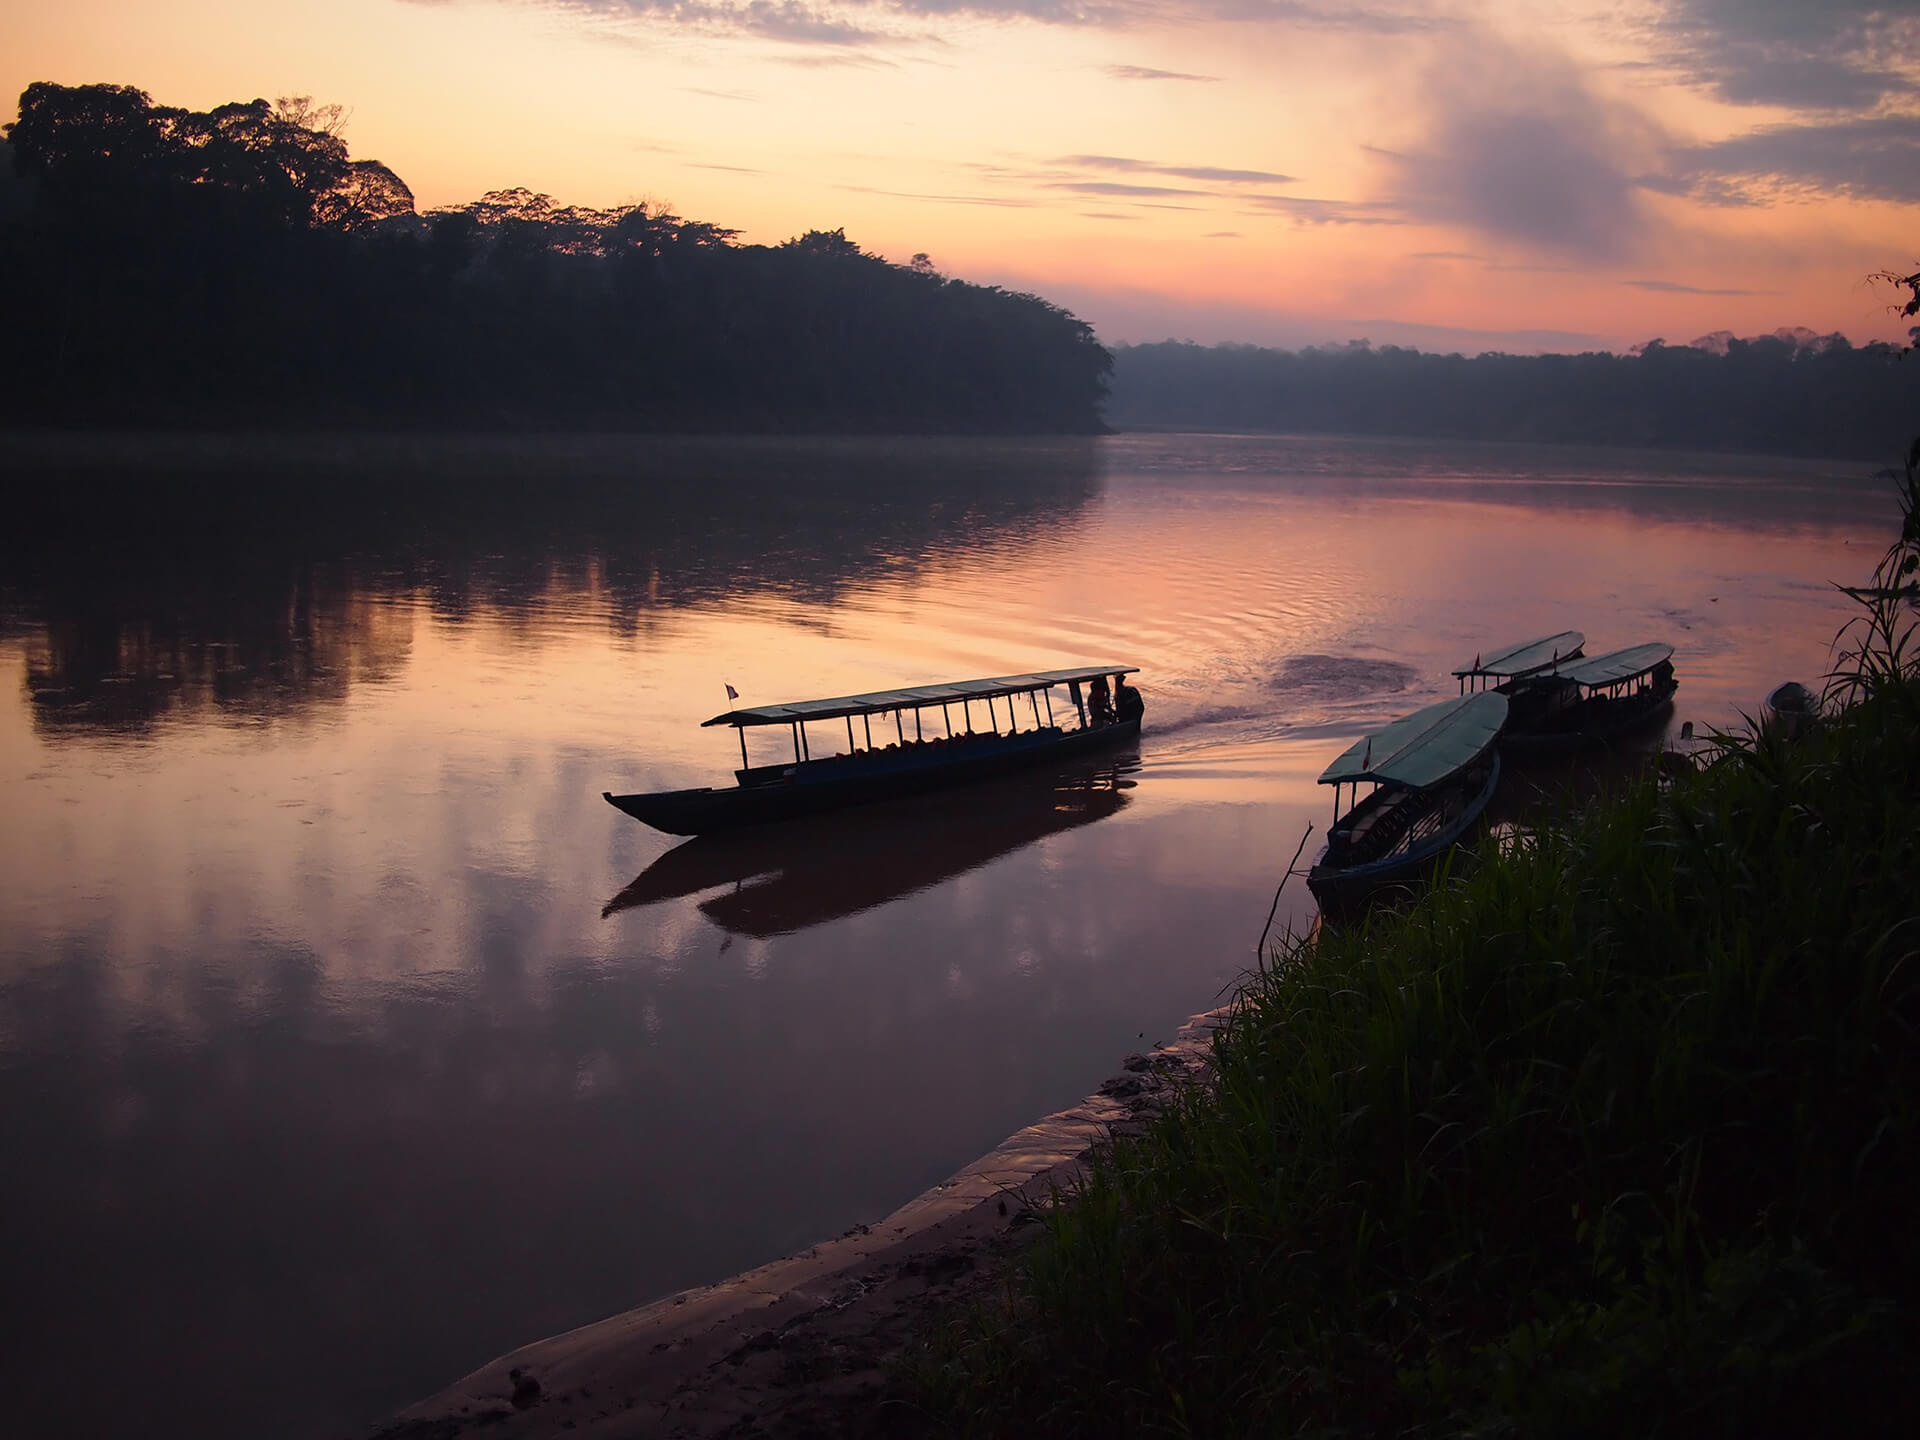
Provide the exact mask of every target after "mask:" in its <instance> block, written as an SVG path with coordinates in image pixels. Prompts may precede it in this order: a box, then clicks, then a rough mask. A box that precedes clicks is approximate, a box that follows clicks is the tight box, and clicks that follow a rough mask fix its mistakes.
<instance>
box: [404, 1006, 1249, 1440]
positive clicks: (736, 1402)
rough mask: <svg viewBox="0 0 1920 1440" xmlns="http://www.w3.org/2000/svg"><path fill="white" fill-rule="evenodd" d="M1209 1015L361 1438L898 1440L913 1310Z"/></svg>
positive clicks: (1182, 1075) (1150, 1089) (1138, 1114)
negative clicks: (936, 1159) (916, 1168)
mask: <svg viewBox="0 0 1920 1440" xmlns="http://www.w3.org/2000/svg"><path fill="white" fill-rule="evenodd" d="M1225 1015H1226V1011H1225V1010H1216V1011H1210V1012H1208V1013H1207V1014H1205V1015H1200V1016H1196V1017H1195V1018H1194V1019H1193V1020H1191V1021H1189V1022H1188V1023H1187V1024H1186V1025H1185V1026H1184V1027H1182V1029H1181V1031H1180V1033H1179V1035H1178V1037H1177V1038H1176V1039H1175V1040H1174V1041H1173V1042H1172V1043H1171V1044H1167V1045H1159V1046H1155V1047H1154V1049H1153V1050H1152V1051H1150V1052H1148V1053H1147V1054H1145V1055H1137V1056H1134V1057H1132V1058H1130V1059H1129V1060H1128V1061H1127V1062H1126V1065H1125V1068H1124V1069H1123V1070H1122V1071H1121V1073H1120V1074H1118V1075H1116V1076H1114V1077H1113V1078H1112V1079H1111V1080H1109V1081H1107V1083H1106V1084H1104V1085H1102V1086H1101V1087H1100V1090H1099V1092H1098V1093H1096V1094H1094V1095H1091V1096H1089V1097H1087V1099H1086V1100H1084V1101H1082V1102H1081V1103H1080V1104H1078V1105H1075V1106H1073V1107H1072V1108H1070V1109H1067V1110H1062V1111H1060V1112H1058V1113H1057V1114H1054V1115H1049V1116H1048V1117H1047V1118H1046V1119H1044V1120H1042V1121H1040V1122H1038V1123H1037V1124H1034V1125H1030V1126H1028V1127H1027V1128H1026V1129H1025V1130H1022V1131H1020V1132H1019V1133H1018V1134H1016V1135H1014V1136H1012V1137H1010V1138H1009V1139H1008V1140H1007V1141H1006V1142H1005V1143H1004V1144H1002V1145H1000V1146H999V1147H998V1148H997V1149H995V1150H994V1151H993V1152H992V1153H990V1154H988V1155H985V1156H983V1157H982V1158H981V1159H979V1160H977V1161H975V1162H974V1163H973V1164H972V1165H969V1166H968V1167H967V1168H966V1169H964V1170H962V1171H961V1172H960V1173H959V1174H957V1175H955V1176H954V1177H953V1178H952V1179H950V1180H948V1181H946V1182H944V1183H942V1184H940V1185H936V1186H934V1187H933V1188H932V1189H931V1190H928V1191H926V1192H925V1193H924V1194H922V1195H919V1196H917V1197H916V1198H914V1199H913V1200H910V1201H909V1202H908V1203H907V1204H905V1205H903V1206H901V1207H900V1208H899V1209H898V1210H896V1211H894V1212H893V1213H892V1214H891V1215H889V1216H887V1218H886V1219H884V1220H882V1221H880V1222H879V1223H878V1224H876V1225H862V1226H857V1227H855V1228H854V1229H852V1230H849V1231H848V1232H847V1233H846V1234H844V1235H842V1236H840V1237H839V1238H838V1239H835V1240H829V1241H826V1242H824V1243H822V1244H819V1245H814V1246H811V1247H809V1248H808V1249H806V1250H803V1251H801V1252H800V1253H799V1254H797V1255H791V1256H788V1257H787V1258H786V1259H784V1260H777V1261H775V1262H773V1263H772V1264H770V1265H763V1266H761V1267H760V1268H759V1269H757V1270H749V1271H747V1272H745V1273H744V1274H741V1275H736V1276H734V1277H733V1278H732V1279H730V1280H724V1281H722V1282H720V1283H719V1284H717V1285H708V1286H700V1287H697V1288H695V1289H692V1290H686V1291H682V1292H681V1293H680V1294H678V1295H671V1296H668V1297H666V1298H665V1299H662V1300H657V1301H655V1302H653V1303H652V1304H650V1305H643V1306H641V1307H640V1308H638V1309H636V1310H629V1311H626V1312H624V1313H622V1314H619V1315H614V1316H611V1317H610V1318H608V1319H606V1320H601V1321H598V1322H596V1323H595V1324H592V1325H587V1326H583V1327H581V1328H580V1329H578V1330H571V1331H568V1332H567V1333H565V1334H563V1335H556V1336H553V1337H551V1338H550V1339H546V1340H541V1341H538V1342H536V1343H534V1344H532V1345H528V1346H525V1347H523V1348H522V1349H519V1350H515V1351H512V1352H510V1353H508V1354H506V1355H502V1356H500V1357H499V1358H498V1359H496V1360H493V1361H491V1362H489V1363H488V1364H486V1365H483V1366H482V1367H481V1368H480V1369H478V1370H476V1371H474V1372H473V1373H472V1374H471V1375H468V1376H466V1377H465V1378H464V1379H461V1380H458V1381H456V1382H455V1383H454V1384H452V1385H450V1386H448V1387H447V1388H446V1389H445V1390H442V1391H441V1392H440V1393H439V1394H437V1395H433V1396H431V1397H429V1398H427V1399H425V1400H422V1401H421V1402H419V1403H418V1404H416V1405H413V1406H411V1407H409V1408H408V1409H406V1410H405V1411H403V1412H401V1413H400V1414H399V1415H397V1416H395V1417H394V1418H393V1419H392V1420H390V1421H387V1422H385V1423H384V1424H382V1425H381V1426H379V1427H377V1428H376V1429H375V1431H374V1432H373V1433H374V1436H375V1437H376V1440H453V1437H459V1436H465V1435H468V1434H470V1433H484V1434H485V1435H487V1436H489V1437H494V1436H499V1437H514V1440H522V1437H525V1440H532V1437H544V1436H554V1437H559V1436H562V1435H565V1436H568V1437H579V1436H593V1437H597V1440H613V1437H626V1436H671V1437H707V1436H749V1435H761V1434H764V1435H805V1434H811V1433H830V1434H836V1435H847V1434H851V1435H861V1434H875V1435H878V1434H890V1433H898V1432H900V1431H902V1430H911V1429H912V1428H913V1426H914V1421H915V1418H916V1417H915V1416H914V1415H913V1413H912V1412H911V1410H910V1409H909V1408H908V1402H907V1401H905V1400H904V1399H903V1398H902V1397H900V1396H898V1395H895V1394H892V1393H890V1392H889V1389H888V1381H887V1364H888V1361H889V1359H890V1358H891V1357H892V1356H893V1355H894V1354H895V1353H897V1352H898V1351H899V1349H900V1348H901V1346H903V1345H904V1344H905V1343H906V1341H907V1340H908V1339H909V1338H910V1336H911V1335H912V1334H913V1332H914V1329H915V1326H916V1325H917V1324H918V1322H919V1321H920V1320H921V1319H922V1318H923V1317H924V1316H925V1315H926V1314H927V1313H928V1310H929V1307H930V1306H931V1305H933V1304H936V1303H945V1302H947V1301H950V1300H952V1299H955V1298H959V1297H960V1296H963V1295H964V1294H965V1293H966V1292H967V1291H969V1290H974V1289H984V1288H985V1287H988V1286H990V1285H991V1284H993V1283H994V1279H995V1277H996V1276H997V1274H998V1273H999V1271H1000V1269H1001V1268H1002V1267H1003V1266H1004V1265H1005V1264H1006V1262H1007V1261H1008V1260H1010V1259H1011V1258H1013V1257H1015V1256H1017V1255H1018V1253H1019V1252H1020V1250H1021V1249H1022V1247H1023V1246H1024V1245H1025V1244H1026V1243H1027V1242H1028V1241H1029V1239H1030V1238H1031V1237H1032V1236H1033V1235H1034V1234H1035V1233H1036V1232H1037V1230H1038V1228H1039V1227H1038V1226H1037V1225H1036V1224H1035V1223H1034V1220H1035V1215H1034V1207H1035V1206H1036V1205H1037V1204H1040V1203H1044V1201H1045V1199H1046V1196H1047V1194H1048V1192H1049V1190H1050V1189H1052V1188H1054V1187H1057V1186H1060V1185H1064V1184H1066V1183H1067V1182H1069V1181H1070V1180H1071V1179H1072V1178H1073V1177H1074V1176H1075V1174H1076V1173H1077V1168H1078V1165H1079V1163H1080V1161H1081V1160H1082V1159H1083V1158H1084V1157H1085V1156H1086V1154H1087V1152H1088V1151H1089V1150H1090V1149H1091V1148H1092V1147H1093V1146H1094V1145H1095V1144H1096V1143H1097V1142H1098V1141H1099V1140H1101V1139H1102V1138H1103V1137H1104V1136H1106V1135H1107V1134H1109V1133H1110V1132H1112V1131H1113V1130H1115V1129H1124V1128H1126V1127H1128V1126H1130V1125H1137V1124H1139V1123H1141V1121H1142V1120H1143V1119H1144V1118H1145V1117H1146V1116H1147V1115H1149V1114H1151V1113H1152V1112H1153V1111H1154V1110H1156V1109H1157V1108H1158V1107H1159V1106H1160V1105H1161V1104H1163V1103H1164V1102H1165V1100H1166V1099H1167V1097H1168V1096H1169V1095H1170V1094H1172V1093H1173V1092H1174V1091H1175V1090H1177V1088H1178V1087H1179V1086H1181V1085H1183V1084H1187V1083H1190V1082H1192V1081H1193V1080H1195V1079H1196V1078H1198V1077H1199V1076H1200V1075H1201V1074H1202V1073H1203V1071H1204V1069H1205V1066H1206V1064H1207V1061H1208V1059H1209V1057H1210V1055H1211V1049H1212V1040H1213V1032H1214V1030H1215V1029H1216V1028H1218V1026H1219V1024H1220V1023H1221V1021H1222V1020H1223V1019H1224V1017H1225Z"/></svg>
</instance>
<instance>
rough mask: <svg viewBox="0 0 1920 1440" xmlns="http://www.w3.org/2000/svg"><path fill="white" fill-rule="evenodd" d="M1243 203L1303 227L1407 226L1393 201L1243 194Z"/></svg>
mask: <svg viewBox="0 0 1920 1440" xmlns="http://www.w3.org/2000/svg"><path fill="white" fill-rule="evenodd" d="M1235 198H1236V199H1238V200H1239V201H1240V202H1241V203H1242V204H1250V205H1258V206H1259V207H1260V208H1261V209H1263V210H1271V211H1273V212H1275V213H1276V214H1281V215H1285V216H1287V217H1288V218H1290V219H1291V220H1293V221H1294V222H1295V223H1296V224H1300V225H1404V224H1406V223H1407V219H1406V216H1404V215H1400V214H1397V213H1395V212H1396V211H1397V210H1398V209H1399V206H1398V205H1397V203H1396V202H1394V201H1391V200H1318V199H1314V198H1312V197H1309V196H1304V195H1243V196H1237V197H1235Z"/></svg>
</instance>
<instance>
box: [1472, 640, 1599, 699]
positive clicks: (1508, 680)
mask: <svg viewBox="0 0 1920 1440" xmlns="http://www.w3.org/2000/svg"><path fill="white" fill-rule="evenodd" d="M1586 644H1587V637H1586V636H1584V635H1582V634H1581V633H1580V632H1579V631H1578V630H1562V631H1561V632H1560V633H1559V634H1557V635H1542V636H1541V637H1540V638H1539V639H1538V640H1522V641H1521V642H1520V643H1519V644H1517V645H1505V646H1502V647H1501V648H1500V649H1498V650H1492V651H1487V652H1484V653H1482V654H1479V655H1476V656H1474V657H1473V663H1472V664H1471V665H1468V666H1465V667H1463V668H1461V669H1459V670H1456V671H1454V672H1453V675H1454V678H1455V679H1456V680H1458V681H1459V682H1460V693H1461V694H1462V695H1465V694H1467V693H1468V692H1469V691H1475V690H1498V691H1500V692H1501V693H1502V694H1510V693H1511V692H1512V690H1513V685H1514V682H1515V681H1516V680H1523V679H1525V678H1527V677H1529V676H1533V675H1544V674H1550V673H1552V672H1553V671H1555V670H1558V669H1559V668H1560V667H1561V666H1562V665H1564V664H1567V663H1568V662H1570V661H1573V660H1578V659H1579V658H1580V656H1581V652H1582V651H1583V650H1584V649H1585V648H1586Z"/></svg>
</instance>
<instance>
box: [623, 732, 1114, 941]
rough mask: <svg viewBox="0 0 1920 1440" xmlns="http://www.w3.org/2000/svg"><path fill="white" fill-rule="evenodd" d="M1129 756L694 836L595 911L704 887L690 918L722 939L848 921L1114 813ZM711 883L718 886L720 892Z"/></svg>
mask: <svg viewBox="0 0 1920 1440" xmlns="http://www.w3.org/2000/svg"><path fill="white" fill-rule="evenodd" d="M1139 769H1140V758H1139V755H1138V753H1137V752H1126V753H1122V754H1118V755H1114V756H1111V757H1110V758H1108V759H1106V760H1105V761H1103V762H1102V763H1100V764H1099V765H1097V766H1092V765H1087V766H1075V767H1072V768H1068V769H1061V770H1055V771H1051V772H1047V773H1033V772H1029V773H1026V774H1021V775H1012V776H1006V777H1003V778H1001V779H997V780H990V781H986V782H984V783H981V784H977V785H971V786H967V787H965V788H963V789H956V790H947V791H943V792H941V793H939V794H936V795H926V796H914V797H910V798H904V799H900V800H890V801H883V802H881V803H879V804H875V805H864V806H861V807H860V808H859V809H857V810H851V811H842V812H838V813H835V814H829V815H820V816H815V817H813V818H811V819H806V820H799V821H793V822H790V823H788V824H784V825H773V826H764V827H758V828H756V829H753V830H748V831H741V832H736V833H733V834H721V835H705V836H700V837H697V838H695V839H693V840H689V841H687V842H686V843H685V844H683V845H679V846H676V847H675V848H674V849H672V850H669V851H667V853H666V854H664V855H662V856H661V857H660V858H659V859H658V860H656V861H654V862H653V864H651V865H649V866H648V867H647V868H646V869H645V870H643V871H641V872H640V874H639V875H638V876H636V877H635V878H634V880H633V883H632V884H630V885H628V886H627V888H626V889H624V890H622V891H621V892H620V893H619V894H618V895H616V896H614V897H613V899H612V900H610V901H608V902H607V904H606V906H605V908H604V909H603V910H602V911H601V912H600V913H601V916H602V918H606V917H609V916H612V915H615V914H618V913H619V912H620V911H622V910H631V909H636V908H638V907H640V906H644V905H657V904H660V903H661V902H663V901H667V900H677V899H681V898H683V897H685V896H689V895H698V894H700V893H702V892H703V891H708V890H721V893H720V894H717V895H712V896H710V897H709V898H707V899H705V900H702V901H701V902H700V910H701V913H702V914H704V915H705V916H706V917H707V918H708V919H710V920H712V921H713V923H714V924H716V925H718V926H720V927H721V928H722V929H724V930H726V931H728V932H729V933H730V934H734V935H739V936H745V937H750V938H755V939H764V938H766V937H768V936H773V935H786V934H791V933H792V932H794V931H796V930H804V929H806V928H808V927H809V926H813V925H820V924H824V923H825V922H827V921H829V920H838V919H840V918H842V917H843V916H847V915H857V914H859V913H860V912H861V911H863V910H871V909H873V908H874V907H875V906H878V905H884V904H886V903H887V902H888V901H890V900H897V899H899V898H900V897H901V896H904V895H911V894H914V893H915V892H917V891H921V890H926V889H930V888H931V887H933V886H935V885H938V884H940V883H941V882H943V881H946V880H950V879H952V878H953V877H954V876H956V875H964V874H965V873H966V872H968V871H969V870H976V869H978V868H980V867H981V866H982V865H985V864H988V863H989V862H990V861H994V860H997V859H999V858H1000V857H1001V856H1003V855H1008V854H1011V853H1012V852H1013V851H1015V850H1019V849H1021V848H1023V847H1024V846H1027V845H1031V844H1032V843H1033V842H1034V841H1036V840H1042V839H1045V838H1046V837H1047V836H1049V835H1057V834H1060V833H1061V832H1063V831H1067V830H1073V829H1077V828H1078V827H1080V826H1082V825H1091V824H1092V823H1093V822H1094V821H1096V820H1104V819H1106V818H1107V817H1108V816H1110V815H1115V814H1118V813H1119V812H1120V811H1121V810H1123V809H1125V808H1126V806H1127V805H1128V804H1129V803H1130V802H1131V800H1132V797H1131V796H1130V795H1129V794H1128V793H1127V792H1128V791H1130V790H1132V789H1133V788H1134V786H1135V784H1136V781H1135V780H1134V778H1133V777H1134V776H1135V775H1136V774H1137V773H1138V771H1139ZM722 887H726V888H724V889H722Z"/></svg>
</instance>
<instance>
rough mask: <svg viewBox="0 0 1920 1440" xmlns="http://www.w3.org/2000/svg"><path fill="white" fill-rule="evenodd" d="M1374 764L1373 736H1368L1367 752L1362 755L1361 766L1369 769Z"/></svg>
mask: <svg viewBox="0 0 1920 1440" xmlns="http://www.w3.org/2000/svg"><path fill="white" fill-rule="evenodd" d="M1372 764H1373V737H1372V736H1371V735H1369V736H1367V753H1366V754H1364V755H1362V756H1361V757H1360V768H1361V769H1362V770H1365V769H1368V768H1370V767H1371V766H1372Z"/></svg>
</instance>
